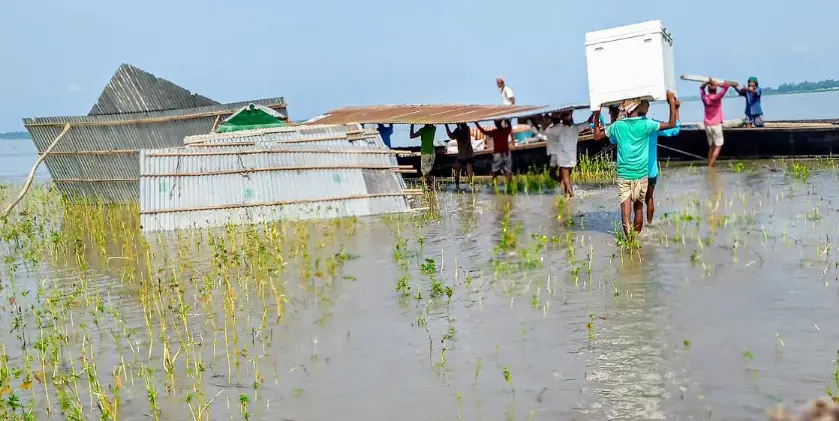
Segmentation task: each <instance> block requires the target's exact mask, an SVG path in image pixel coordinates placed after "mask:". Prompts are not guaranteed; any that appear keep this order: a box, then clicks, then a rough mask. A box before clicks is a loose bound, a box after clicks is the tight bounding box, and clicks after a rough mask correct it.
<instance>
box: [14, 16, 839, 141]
mask: <svg viewBox="0 0 839 421" xmlns="http://www.w3.org/2000/svg"><path fill="white" fill-rule="evenodd" d="M835 2H836V0H800V1H797V2H795V3H794V4H791V3H789V2H782V1H780V0H763V1H760V2H758V1H751V2H746V1H739V0H706V1H703V2H685V1H674V0H667V1H664V0H649V1H636V2H618V1H612V0H604V1H601V2H599V3H590V2H573V4H572V3H571V2H560V1H557V0H517V1H515V2H505V1H500V0H422V1H420V0H400V1H393V0H355V1H336V0H333V1H322V0H307V1H290V0H286V1H279V0H275V1H268V0H251V1H248V2H232V1H229V0H228V1H217V0H170V1H165V2H164V1H160V0H146V1H143V2H127V1H114V0H108V1H103V0H81V1H66V0H38V1H23V0H0V131H14V130H22V129H23V123H22V121H21V119H22V118H23V117H42V116H57V115H84V114H87V112H88V111H90V108H91V106H92V105H93V103H95V102H96V100H97V98H98V96H99V93H100V92H101V90H102V88H104V86H105V84H107V82H108V80H109V79H110V78H111V76H112V75H113V73H114V72H115V71H116V69H117V67H118V66H119V65H120V64H121V63H129V64H132V65H135V66H137V67H139V68H141V69H144V70H146V71H149V72H151V73H153V74H155V75H156V76H158V77H162V78H165V79H168V80H170V81H172V82H174V83H177V84H179V85H181V86H183V87H185V88H187V89H189V90H191V91H192V92H197V93H200V94H202V95H204V96H207V97H210V98H212V99H215V100H216V101H219V102H234V101H247V100H250V99H257V98H266V97H274V96H283V97H285V99H286V101H287V102H288V104H289V114H290V116H291V118H292V119H303V118H309V117H312V116H315V115H318V114H321V113H324V112H326V111H328V110H330V109H333V108H337V107H341V106H346V105H372V104H404V103H446V102H455V103H488V104H495V103H498V102H499V94H498V90H497V88H496V87H495V78H496V77H498V76H503V77H504V78H505V79H506V80H507V82H508V84H509V86H511V87H512V88H513V89H514V90H515V94H516V99H517V101H518V102H519V103H520V104H536V105H551V104H567V103H576V102H581V103H585V102H587V98H588V96H587V89H588V88H587V80H586V66H585V33H586V32H589V31H593V30H599V29H605V28H610V27H615V26H622V25H627V24H632V23H638V22H643V21H647V20H652V19H660V20H661V21H662V22H664V24H665V26H666V27H667V28H668V30H669V31H670V32H671V33H672V35H673V38H674V48H675V66H676V74H677V75H678V74H685V73H690V74H704V75H714V76H716V77H723V78H728V79H736V80H741V81H742V80H744V79H746V78H747V77H748V76H750V75H756V76H758V77H759V78H760V80H761V85H762V86H776V85H778V84H780V83H783V82H788V81H801V80H820V79H826V78H830V77H833V78H839V43H837V42H836V34H837V33H839V32H837V29H836V25H837V18H839V7H837V6H836V4H835ZM695 89H696V85H695V84H690V83H687V82H680V85H679V90H680V92H685V95H695V92H690V91H693V90H695Z"/></svg>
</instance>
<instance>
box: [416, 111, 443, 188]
mask: <svg viewBox="0 0 839 421" xmlns="http://www.w3.org/2000/svg"><path fill="white" fill-rule="evenodd" d="M436 134H437V127H435V126H434V125H433V124H426V125H424V126H422V128H421V129H419V131H418V132H415V131H414V125H413V124H411V133H410V136H411V139H416V138H420V172H421V173H422V177H423V182H424V183H425V184H426V187H427V188H428V189H433V188H434V176H433V175H431V170H432V169H433V168H434V158H435V154H436V153H435V151H434V135H436Z"/></svg>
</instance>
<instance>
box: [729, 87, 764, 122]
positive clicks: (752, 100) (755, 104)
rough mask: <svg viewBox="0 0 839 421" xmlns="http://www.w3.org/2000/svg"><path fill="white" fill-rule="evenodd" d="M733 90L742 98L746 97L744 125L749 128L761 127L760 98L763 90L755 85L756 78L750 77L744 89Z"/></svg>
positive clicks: (761, 108) (761, 110)
mask: <svg viewBox="0 0 839 421" xmlns="http://www.w3.org/2000/svg"><path fill="white" fill-rule="evenodd" d="M734 89H736V90H737V92H738V93H739V94H740V96H742V97H746V124H747V125H748V126H749V127H763V107H761V106H760V98H761V97H762V96H763V89H761V88H760V85H759V84H758V83H757V78H756V77H754V76H752V77H750V78H749V82H748V84H747V86H746V87H744V88H741V87H735V88H734Z"/></svg>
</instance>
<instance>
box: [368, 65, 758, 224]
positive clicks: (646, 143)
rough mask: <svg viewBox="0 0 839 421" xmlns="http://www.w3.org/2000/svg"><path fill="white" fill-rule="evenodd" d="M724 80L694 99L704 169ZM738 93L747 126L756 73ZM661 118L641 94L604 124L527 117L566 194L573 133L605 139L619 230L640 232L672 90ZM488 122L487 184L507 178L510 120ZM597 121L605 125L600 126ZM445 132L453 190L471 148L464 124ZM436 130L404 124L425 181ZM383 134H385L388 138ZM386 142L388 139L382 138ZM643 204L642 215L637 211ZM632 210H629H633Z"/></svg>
mask: <svg viewBox="0 0 839 421" xmlns="http://www.w3.org/2000/svg"><path fill="white" fill-rule="evenodd" d="M496 85H497V86H498V88H499V90H500V93H501V101H502V103H503V104H504V105H515V103H516V100H515V96H514V94H513V91H512V89H510V87H509V86H507V85H506V83H505V82H504V79H502V78H498V79H496ZM730 87H732V86H730V85H728V84H727V83H726V84H722V85H720V84H718V83H717V82H716V81H714V80H713V79H711V80H710V82H708V83H704V84H702V86H701V88H700V89H701V92H702V95H701V99H702V103H703V105H704V107H705V117H704V127H705V133H706V137H707V140H708V146H709V150H708V166H709V167H713V166H714V164H715V163H716V160H717V157H718V156H719V153H720V149H721V148H722V145H723V142H724V140H723V131H722V126H723V115H722V99H723V97H724V96H725V94H726V92H727V91H728V89H729V88H730ZM734 88H735V89H736V90H737V92H738V93H739V94H740V96H743V97H745V98H746V124H747V126H748V127H763V110H762V108H761V103H760V99H761V95H762V93H763V91H762V89H760V87H759V86H758V81H757V78H755V77H750V78H749V80H748V84H747V86H746V87H737V86H734ZM667 103H668V105H669V118H668V120H667V121H665V122H661V121H656V120H652V119H648V118H647V112H648V111H649V102H648V101H646V100H641V99H628V100H625V101H623V102H622V103H621V104H620V105H612V106H610V107H609V114H610V116H611V124H609V125H608V126H606V125H605V121H604V119H603V118H602V117H601V116H600V110H597V111H594V112H593V113H592V115H591V117H589V119H588V121H586V122H584V123H574V118H573V115H572V110H565V111H561V112H559V113H553V114H550V115H544V116H543V117H542V118H541V119H537V120H535V121H534V120H532V121H531V124H532V130H533V132H534V133H536V134H537V136H539V137H540V138H542V139H545V141H546V148H547V153H548V155H549V162H550V172H549V174H550V176H551V178H553V179H554V180H555V181H556V182H557V183H559V184H560V185H561V186H562V189H563V192H564V194H565V196H566V197H567V198H571V197H573V196H574V188H573V184H572V181H571V172H572V171H573V169H574V167H575V166H576V165H577V142H578V139H579V134H580V132H581V131H583V130H586V129H589V128H590V129H592V130H593V133H594V140H597V141H602V140H605V139H609V142H610V143H611V144H613V145H615V147H616V150H617V163H616V172H617V176H618V183H617V184H618V197H619V198H620V203H621V220H622V225H623V230H624V233H625V234H626V235H627V236H629V235H630V233H632V232H633V231H634V232H641V229H642V228H643V226H644V216H645V214H646V219H647V223H648V224H649V223H651V222H652V220H653V216H654V214H655V199H654V197H653V193H654V191H655V186H656V184H657V181H658V175H659V165H658V153H657V150H658V137H659V136H666V137H672V136H676V135H677V134H678V133H679V131H680V129H681V122H680V121H679V107H680V102H679V100H678V99H677V98H676V96H675V95H674V94H673V93H672V92H668V93H667ZM494 123H495V127H493V128H492V129H485V128H483V127H482V126H481V125H480V124H478V123H477V122H475V123H474V124H475V126H476V128H477V130H478V131H480V132H481V133H483V134H484V135H486V136H488V137H489V138H491V139H492V141H493V157H492V179H493V183H495V181H496V178H497V177H498V175H500V174H503V175H504V176H505V178H506V181H507V183H506V185H510V184H511V183H512V176H513V171H512V170H513V168H512V164H513V162H512V155H511V153H510V143H511V142H512V137H511V134H512V130H513V128H512V124H511V123H510V120H509V119H500V120H495V122H494ZM604 126H605V127H604ZM445 127H446V134H447V135H448V136H449V138H450V139H453V140H455V141H456V142H457V151H458V152H457V159H456V162H455V183H456V184H457V188H459V187H460V176H461V173H462V172H463V171H464V170H465V171H466V176H467V177H468V179H469V182H470V183H471V181H472V175H473V168H472V164H473V159H474V150H473V147H472V133H471V132H470V129H469V126H468V125H467V124H465V123H459V124H457V125H456V126H455V128H454V129H453V130H452V129H451V128H450V127H449V125H446V126H445ZM379 130H380V131H382V130H385V131H388V130H389V132H388V134H390V133H392V126H391V127H390V128H388V127H386V126H383V125H379ZM435 135H436V127H435V126H434V125H432V124H426V125H424V126H423V127H422V128H420V129H419V130H415V128H414V126H413V125H411V131H410V136H411V138H412V139H415V138H420V143H421V147H420V154H421V165H420V170H421V173H422V176H423V178H424V181H425V182H426V183H427V184H428V185H433V183H434V179H433V176H432V168H433V166H434V160H435V155H436V153H435V149H434V137H435ZM388 138H389V136H388ZM388 140H389V139H388ZM645 207H646V212H644V208H645ZM633 213H634V215H633Z"/></svg>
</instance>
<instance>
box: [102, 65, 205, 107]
mask: <svg viewBox="0 0 839 421" xmlns="http://www.w3.org/2000/svg"><path fill="white" fill-rule="evenodd" d="M208 105H219V103H218V102H216V101H214V100H212V99H210V98H207V97H205V96H203V95H199V94H196V93H192V92H190V91H189V90H187V89H185V88H182V87H180V86H178V85H176V84H174V83H172V82H170V81H168V80H166V79H163V78H159V77H157V76H155V75H153V74H151V73H149V72H146V71H145V70H142V69H139V68H137V67H134V66H132V65H130V64H125V63H123V64H121V65H120V66H119V68H117V71H116V72H115V73H114V76H113V77H112V78H111V80H110V81H109V82H108V84H107V85H106V86H105V88H104V89H103V90H102V93H101V94H100V95H99V100H98V101H96V104H94V105H93V108H91V110H90V113H88V115H111V114H130V113H143V112H150V111H167V110H180V109H185V108H197V107H205V106H208Z"/></svg>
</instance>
